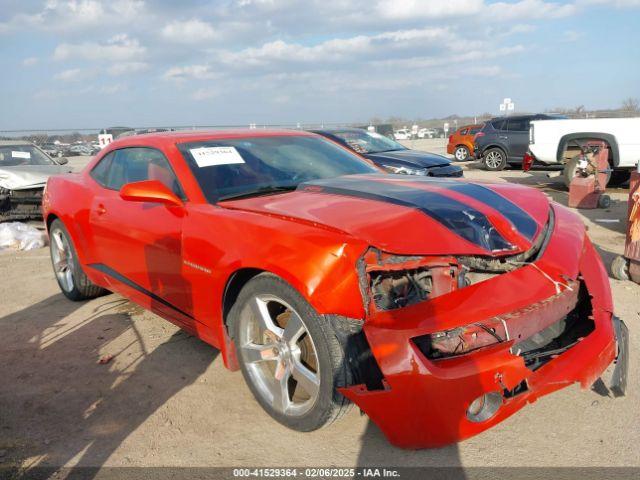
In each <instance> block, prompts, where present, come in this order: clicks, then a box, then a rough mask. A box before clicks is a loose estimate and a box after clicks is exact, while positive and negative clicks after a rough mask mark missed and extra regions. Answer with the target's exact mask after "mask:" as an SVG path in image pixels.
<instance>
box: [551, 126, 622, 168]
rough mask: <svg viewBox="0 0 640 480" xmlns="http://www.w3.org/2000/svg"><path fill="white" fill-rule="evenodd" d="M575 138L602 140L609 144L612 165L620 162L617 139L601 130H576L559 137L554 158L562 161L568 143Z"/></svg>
mask: <svg viewBox="0 0 640 480" xmlns="http://www.w3.org/2000/svg"><path fill="white" fill-rule="evenodd" d="M575 140H602V141H604V142H606V143H607V144H608V145H609V150H610V151H611V157H610V159H609V161H610V162H611V164H612V166H613V167H617V166H618V165H619V163H620V150H619V148H618V141H617V140H616V137H615V136H614V135H612V134H610V133H603V132H577V133H568V134H566V135H564V136H562V137H561V138H560V142H559V143H558V150H557V152H556V159H557V161H558V162H560V163H562V160H563V158H564V153H565V151H566V150H567V147H568V146H569V143H570V142H572V141H575Z"/></svg>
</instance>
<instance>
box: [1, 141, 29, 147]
mask: <svg viewBox="0 0 640 480" xmlns="http://www.w3.org/2000/svg"><path fill="white" fill-rule="evenodd" d="M18 145H31V146H33V143H31V142H27V141H26V140H0V147H12V146H18Z"/></svg>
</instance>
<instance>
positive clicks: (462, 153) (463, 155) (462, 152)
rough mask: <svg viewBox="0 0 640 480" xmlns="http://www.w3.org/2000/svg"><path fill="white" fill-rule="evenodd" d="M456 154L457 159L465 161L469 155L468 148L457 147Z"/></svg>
mask: <svg viewBox="0 0 640 480" xmlns="http://www.w3.org/2000/svg"><path fill="white" fill-rule="evenodd" d="M454 156H455V157H456V160H458V161H459V162H463V161H464V160H466V159H467V157H468V154H467V149H466V148H465V147H458V148H456V151H455V152H454Z"/></svg>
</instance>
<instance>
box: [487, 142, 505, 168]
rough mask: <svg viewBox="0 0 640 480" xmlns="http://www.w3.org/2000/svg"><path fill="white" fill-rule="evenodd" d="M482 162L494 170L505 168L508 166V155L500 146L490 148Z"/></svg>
mask: <svg viewBox="0 0 640 480" xmlns="http://www.w3.org/2000/svg"><path fill="white" fill-rule="evenodd" d="M482 163H483V164H484V167H485V168H486V169H487V170H490V171H492V172H495V171H498V170H504V167H506V166H507V155H506V154H505V153H504V152H503V151H502V150H500V149H499V148H490V149H489V150H487V152H486V153H485V154H484V157H483V158H482Z"/></svg>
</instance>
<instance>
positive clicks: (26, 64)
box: [22, 57, 39, 67]
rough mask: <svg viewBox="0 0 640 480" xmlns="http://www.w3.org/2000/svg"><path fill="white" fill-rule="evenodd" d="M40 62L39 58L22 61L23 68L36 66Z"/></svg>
mask: <svg viewBox="0 0 640 480" xmlns="http://www.w3.org/2000/svg"><path fill="white" fill-rule="evenodd" d="M38 61H39V59H38V57H28V58H25V59H24V60H22V66H23V67H33V66H34V65H37V64H38Z"/></svg>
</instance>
